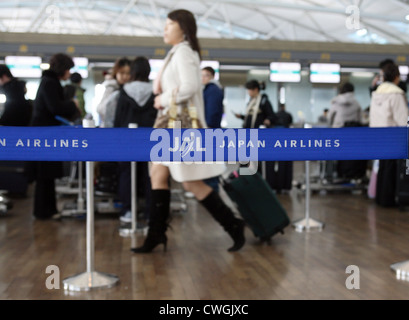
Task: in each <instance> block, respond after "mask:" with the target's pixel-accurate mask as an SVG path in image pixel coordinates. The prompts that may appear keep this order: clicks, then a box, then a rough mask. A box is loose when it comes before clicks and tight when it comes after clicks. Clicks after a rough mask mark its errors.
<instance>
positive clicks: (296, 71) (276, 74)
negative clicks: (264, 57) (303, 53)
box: [270, 62, 301, 82]
mask: <svg viewBox="0 0 409 320" xmlns="http://www.w3.org/2000/svg"><path fill="white" fill-rule="evenodd" d="M270 81H271V82H300V81H301V64H300V63H298V62H272V63H270Z"/></svg>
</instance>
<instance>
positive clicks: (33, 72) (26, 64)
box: [4, 56, 42, 78]
mask: <svg viewBox="0 0 409 320" xmlns="http://www.w3.org/2000/svg"><path fill="white" fill-rule="evenodd" d="M4 62H5V64H6V65H7V67H9V69H10V72H11V74H12V75H13V76H14V77H16V78H41V74H42V70H41V68H40V64H41V62H42V60H41V57H36V56H6V58H5V60H4Z"/></svg>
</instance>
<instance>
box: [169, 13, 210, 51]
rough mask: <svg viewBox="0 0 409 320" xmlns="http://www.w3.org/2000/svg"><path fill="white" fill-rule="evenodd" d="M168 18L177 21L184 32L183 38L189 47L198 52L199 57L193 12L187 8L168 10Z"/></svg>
mask: <svg viewBox="0 0 409 320" xmlns="http://www.w3.org/2000/svg"><path fill="white" fill-rule="evenodd" d="M168 18H169V19H170V20H172V21H176V22H177V23H179V26H180V28H181V29H182V31H183V33H184V34H185V40H187V41H188V42H189V44H190V46H191V48H192V49H193V50H194V51H196V52H197V53H198V54H199V58H200V59H201V58H202V55H201V54H200V45H199V40H198V39H197V36H196V32H197V26H196V20H195V17H194V16H193V14H192V13H191V12H190V11H188V10H184V9H179V10H174V11H172V12H169V13H168Z"/></svg>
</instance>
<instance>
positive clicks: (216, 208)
mask: <svg viewBox="0 0 409 320" xmlns="http://www.w3.org/2000/svg"><path fill="white" fill-rule="evenodd" d="M200 203H201V204H202V205H203V206H204V207H205V208H206V209H207V211H209V213H210V214H211V215H212V217H213V218H214V219H215V220H216V221H217V222H219V223H220V225H221V226H222V227H223V228H224V230H225V231H226V232H227V233H228V234H229V235H230V237H231V238H232V239H233V241H234V244H233V246H232V247H230V248H229V249H228V251H230V252H233V251H238V250H240V249H241V248H242V247H243V246H244V243H245V242H246V239H245V236H244V227H245V222H244V221H243V220H241V219H238V218H236V217H235V216H234V213H233V211H232V210H231V209H230V208H229V207H228V206H227V205H226V204H225V203H224V202H223V200H222V199H221V198H220V196H219V194H218V193H217V192H215V191H212V192H211V193H210V194H209V195H208V196H207V197H206V198H205V199H203V200H202V201H200Z"/></svg>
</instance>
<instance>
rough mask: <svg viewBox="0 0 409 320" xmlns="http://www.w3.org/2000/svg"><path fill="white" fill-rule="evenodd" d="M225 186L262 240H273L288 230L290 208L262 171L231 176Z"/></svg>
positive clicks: (225, 180) (222, 182)
mask: <svg viewBox="0 0 409 320" xmlns="http://www.w3.org/2000/svg"><path fill="white" fill-rule="evenodd" d="M221 185H222V186H223V188H224V190H225V191H226V193H227V195H228V196H229V198H230V199H231V200H232V201H233V202H234V203H236V204H237V207H238V210H239V212H240V214H241V216H242V217H243V219H244V221H245V222H246V223H247V225H248V226H249V227H250V229H251V230H252V231H253V233H254V235H255V236H256V237H258V238H260V240H262V241H269V240H270V239H271V237H272V236H274V235H275V234H276V233H278V232H281V233H284V229H285V227H287V226H288V225H289V224H290V219H289V218H288V215H287V212H286V210H285V209H284V208H283V206H282V205H281V203H280V202H279V200H278V199H277V197H276V195H275V193H274V192H273V190H272V189H271V187H270V186H269V185H268V183H267V182H266V181H265V180H264V179H263V178H262V177H261V175H260V174H259V173H256V174H254V175H242V176H238V175H237V174H236V175H230V176H229V178H228V179H221Z"/></svg>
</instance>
